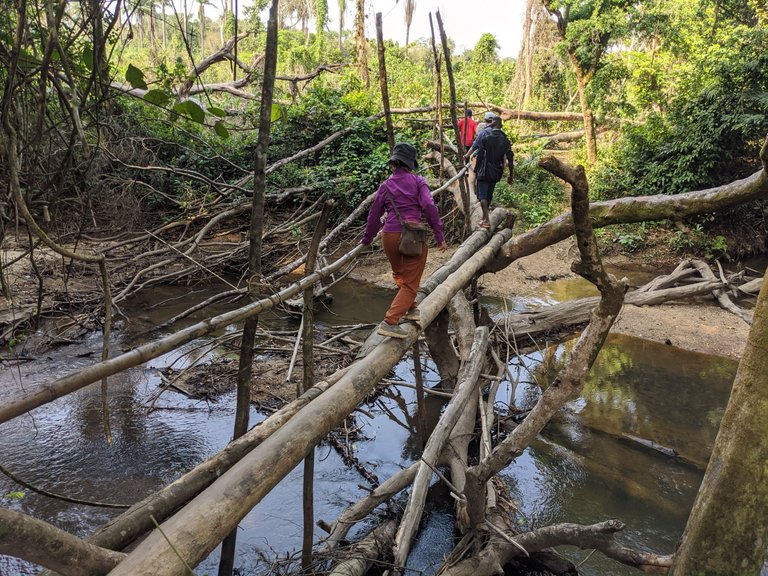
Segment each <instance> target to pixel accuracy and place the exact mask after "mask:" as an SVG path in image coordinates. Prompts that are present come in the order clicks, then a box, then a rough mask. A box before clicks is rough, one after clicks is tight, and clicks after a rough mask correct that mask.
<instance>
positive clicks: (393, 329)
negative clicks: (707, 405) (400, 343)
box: [376, 320, 408, 339]
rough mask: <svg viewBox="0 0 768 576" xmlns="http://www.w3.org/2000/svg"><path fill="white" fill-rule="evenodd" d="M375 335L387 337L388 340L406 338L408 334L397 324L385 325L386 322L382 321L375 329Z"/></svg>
mask: <svg viewBox="0 0 768 576" xmlns="http://www.w3.org/2000/svg"><path fill="white" fill-rule="evenodd" d="M376 333H377V334H380V335H381V336H389V337H390V338H400V339H402V338H408V333H407V332H406V331H405V330H403V329H402V328H400V326H398V325H397V324H394V325H392V324H387V321H386V320H384V321H382V323H381V324H379V327H378V328H376Z"/></svg>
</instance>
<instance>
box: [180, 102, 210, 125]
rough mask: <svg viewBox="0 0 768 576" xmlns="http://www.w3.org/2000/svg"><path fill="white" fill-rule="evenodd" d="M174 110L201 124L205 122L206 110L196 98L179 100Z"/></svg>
mask: <svg viewBox="0 0 768 576" xmlns="http://www.w3.org/2000/svg"><path fill="white" fill-rule="evenodd" d="M173 110H174V111H175V112H177V113H178V114H180V115H182V116H186V117H187V118H190V119H192V120H194V121H195V122H198V123H200V124H202V123H203V122H205V110H203V109H202V107H201V106H200V105H199V104H198V103H197V102H195V101H194V100H184V102H179V103H177V104H176V105H175V106H174V107H173Z"/></svg>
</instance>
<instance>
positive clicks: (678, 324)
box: [353, 240, 749, 358]
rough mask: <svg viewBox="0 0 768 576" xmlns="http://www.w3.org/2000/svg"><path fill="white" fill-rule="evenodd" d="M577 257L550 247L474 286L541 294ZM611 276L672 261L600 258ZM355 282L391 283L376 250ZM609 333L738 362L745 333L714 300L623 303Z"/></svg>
mask: <svg viewBox="0 0 768 576" xmlns="http://www.w3.org/2000/svg"><path fill="white" fill-rule="evenodd" d="M450 255H451V251H449V252H446V253H440V252H438V251H436V250H432V251H430V254H429V260H428V262H427V269H426V271H425V277H426V276H428V275H429V274H430V273H431V272H432V271H434V270H435V269H436V268H438V267H439V266H440V265H441V264H442V263H443V262H444V261H446V260H447V259H448V258H449V257H450ZM577 255H578V253H577V251H576V248H575V246H574V245H573V243H572V241H571V240H566V241H563V242H561V243H559V244H556V245H554V246H550V247H548V248H546V249H544V250H541V251H540V252H538V253H536V254H533V255H531V256H526V257H525V258H521V259H520V260H518V261H516V262H513V263H512V264H511V265H510V266H508V267H507V268H505V269H504V270H501V271H500V272H497V273H495V274H486V275H484V276H483V277H482V278H481V279H480V281H479V282H478V286H479V287H480V288H481V290H482V291H483V293H484V294H486V295H491V296H500V297H502V296H506V297H511V296H516V295H519V296H527V295H531V294H536V293H539V292H541V290H542V286H544V285H545V284H546V283H548V282H551V281H553V280H560V279H568V278H574V279H575V278H576V277H577V276H576V275H575V274H573V273H572V272H571V270H570V265H571V262H573V261H574V259H575V258H576V257H577ZM604 261H605V263H606V265H608V266H609V267H610V270H611V271H612V272H613V273H614V274H620V275H625V274H624V273H623V272H626V275H627V276H630V278H631V277H632V274H636V273H637V272H638V271H641V272H643V275H644V276H646V277H648V276H651V275H657V274H666V273H669V272H671V270H672V269H673V268H674V266H675V264H676V263H672V264H664V265H661V266H660V268H659V269H658V270H654V271H653V274H651V271H650V270H649V266H648V264H647V263H644V262H642V261H641V260H640V259H636V260H633V259H630V258H627V257H626V256H613V257H611V256H609V257H605V259H604ZM353 276H355V277H356V278H357V279H359V280H362V281H366V282H371V283H374V284H377V285H380V286H385V287H388V288H393V287H394V286H393V281H392V277H391V272H390V269H389V263H388V262H387V260H386V258H385V257H384V254H383V253H382V252H372V253H371V254H369V255H367V256H365V257H364V258H363V259H361V261H360V263H359V264H358V266H357V267H356V269H355V272H354V274H353ZM613 331H614V332H617V333H621V334H627V335H630V336H637V337H639V338H645V339H647V340H653V341H657V342H663V343H666V344H670V345H672V346H677V347H678V348H683V349H686V350H692V351H695V352H702V353H705V354H715V355H719V356H727V357H730V358H740V357H741V354H742V352H743V350H744V346H745V344H746V341H747V336H748V335H749V326H748V325H747V324H746V323H745V322H744V321H743V320H741V319H740V318H738V317H736V316H735V315H733V314H731V313H729V312H726V311H725V310H723V309H721V308H720V307H719V306H718V305H717V304H716V302H715V300H714V299H699V300H696V301H688V302H679V303H670V304H661V305H657V306H643V307H638V306H632V305H626V306H625V307H624V309H623V310H622V312H621V314H620V315H619V318H618V320H617V321H616V323H615V324H614V327H613Z"/></svg>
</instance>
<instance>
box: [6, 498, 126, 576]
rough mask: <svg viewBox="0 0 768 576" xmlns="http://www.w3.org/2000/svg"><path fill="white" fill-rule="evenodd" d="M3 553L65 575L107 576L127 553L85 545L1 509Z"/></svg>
mask: <svg viewBox="0 0 768 576" xmlns="http://www.w3.org/2000/svg"><path fill="white" fill-rule="evenodd" d="M0 554H8V555H11V556H15V557H17V558H23V559H24V560H27V561H29V562H34V563H35V564H40V565H41V566H44V567H46V568H49V569H51V570H55V571H56V572H57V573H59V574H61V575H62V576H91V575H96V574H106V573H107V572H109V571H110V570H111V569H112V568H114V567H115V566H116V565H117V563H118V562H120V561H121V560H122V559H123V558H125V554H120V553H119V552H112V551H111V550H105V549H104V548H99V547H98V546H94V545H93V544H88V543H87V542H83V541H82V540H80V539H79V538H77V537H76V536H72V534H69V533H67V532H64V531H63V530H60V529H59V528H56V527H55V526H53V525H51V524H48V523H47V522H43V521H42V520H37V519H36V518H32V517H31V516H27V515H25V514H21V513H19V512H13V511H11V510H7V509H5V508H0Z"/></svg>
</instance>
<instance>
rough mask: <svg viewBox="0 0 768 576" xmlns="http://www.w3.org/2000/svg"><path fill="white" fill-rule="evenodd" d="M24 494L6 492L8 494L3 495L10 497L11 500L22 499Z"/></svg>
mask: <svg viewBox="0 0 768 576" xmlns="http://www.w3.org/2000/svg"><path fill="white" fill-rule="evenodd" d="M24 496H26V494H24V492H8V494H6V495H5V497H6V498H10V499H11V500H23V499H24Z"/></svg>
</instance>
